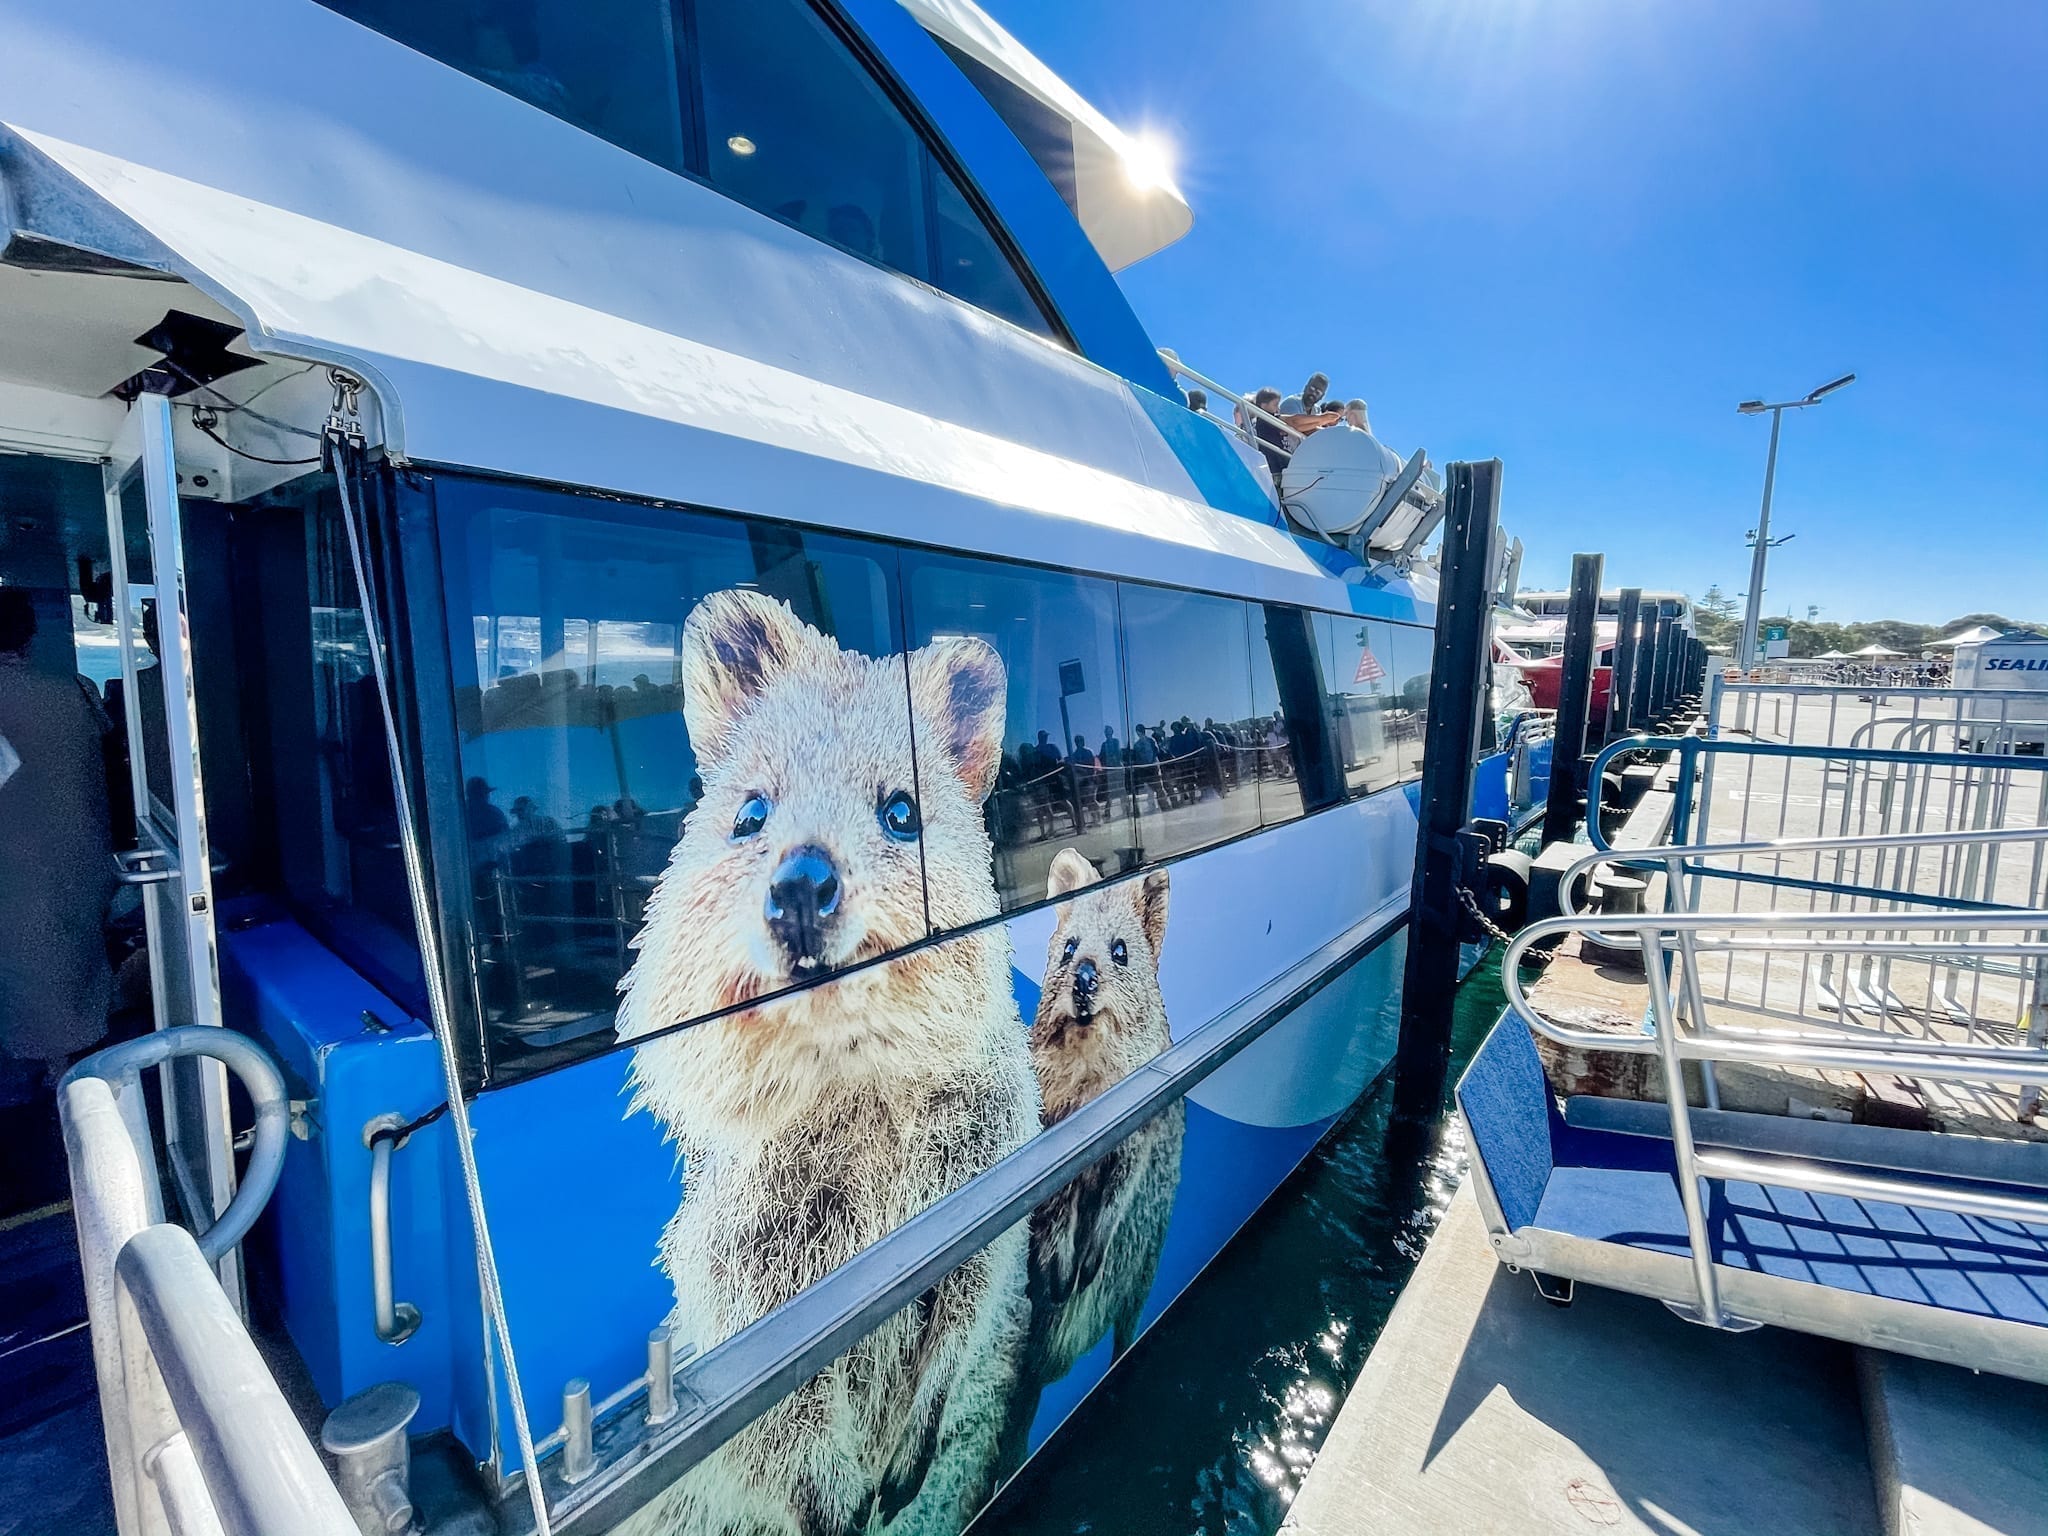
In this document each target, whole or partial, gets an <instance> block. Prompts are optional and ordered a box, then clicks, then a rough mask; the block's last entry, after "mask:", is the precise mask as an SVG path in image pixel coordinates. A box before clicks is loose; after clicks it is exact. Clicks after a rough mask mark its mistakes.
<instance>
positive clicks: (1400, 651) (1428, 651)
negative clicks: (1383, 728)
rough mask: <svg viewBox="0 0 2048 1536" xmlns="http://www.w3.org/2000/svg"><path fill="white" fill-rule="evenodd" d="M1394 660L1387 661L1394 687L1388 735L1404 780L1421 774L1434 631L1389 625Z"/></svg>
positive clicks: (1411, 626)
mask: <svg viewBox="0 0 2048 1536" xmlns="http://www.w3.org/2000/svg"><path fill="white" fill-rule="evenodd" d="M1390 628H1391V630H1392V635H1393V652H1394V654H1393V659H1392V661H1390V662H1389V663H1388V669H1389V673H1390V676H1389V679H1388V681H1389V683H1390V684H1391V685H1392V687H1393V700H1392V707H1391V709H1390V711H1389V719H1388V727H1387V736H1388V745H1389V746H1391V747H1392V748H1393V752H1394V761H1395V764H1396V771H1397V772H1398V773H1399V774H1400V776H1401V777H1402V778H1403V779H1415V778H1420V777H1421V776H1422V737H1423V723H1424V721H1425V720H1426V719H1427V717H1428V714H1429V673H1430V667H1431V664H1432V663H1433V662H1434V661H1435V659H1436V633H1435V631H1434V630H1428V629H1420V628H1417V627H1416V626H1415V625H1413V624H1395V625H1392V626H1390Z"/></svg>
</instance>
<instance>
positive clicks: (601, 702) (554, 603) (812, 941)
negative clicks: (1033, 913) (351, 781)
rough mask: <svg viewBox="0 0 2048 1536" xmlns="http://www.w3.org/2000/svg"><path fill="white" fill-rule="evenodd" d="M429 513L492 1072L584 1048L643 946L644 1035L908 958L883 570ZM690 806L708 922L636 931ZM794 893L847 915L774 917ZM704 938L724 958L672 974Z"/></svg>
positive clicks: (498, 492)
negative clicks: (443, 596)
mask: <svg viewBox="0 0 2048 1536" xmlns="http://www.w3.org/2000/svg"><path fill="white" fill-rule="evenodd" d="M437 504H438V508H439V510H440V515H441V517H442V520H443V529H444V534H443V537H444V540H445V543H446V547H447V558H446V562H445V563H446V567H447V570H448V572H449V583H450V592H449V604H448V606H449V623H450V625H451V627H452V629H453V631H454V650H453V655H454V660H455V667H456V674H455V689H456V699H455V706H456V724H457V727H458V730H459V733H460V751H461V758H462V773H463V779H464V789H463V797H464V815H465V818H466V820H467V823H468V836H469V847H470V862H471V873H472V877H473V883H474V891H473V899H474V901H475V904H476V906H475V922H476V928H477V933H478V944H479V963H478V969H479V982H478V985H479V988H480V991H481V995H482V1006H483V1012H484V1017H485V1020H486V1022H487V1024H488V1025H489V1026H490V1027H491V1028H492V1030H493V1031H494V1035H495V1043H494V1050H496V1051H497V1052H498V1054H499V1056H500V1057H501V1058H502V1057H503V1056H504V1054H505V1053H506V1052H508V1051H518V1050H536V1049H540V1048H542V1047H548V1046H555V1045H560V1044H562V1043H563V1042H565V1041H569V1040H573V1039H578V1038H581V1037H584V1036H591V1035H601V1034H602V1032H603V1031H604V1030H605V1028H606V1026H608V1025H609V1024H610V1023H611V1022H612V1016H613V1010H614V1008H615V1007H616V1006H618V999H617V992H618V984H619V978H620V977H621V976H622V975H623V974H624V973H625V971H626V969H627V967H628V964H629V963H630V962H631V960H632V958H633V956H632V951H631V950H630V948H629V945H630V944H631V943H632V942H633V941H634V939H635V937H636V935H637V936H638V937H639V940H640V943H641V946H642V950H641V955H642V963H643V964H645V963H646V959H647V956H648V955H649V954H653V953H666V954H669V955H670V956H671V958H670V960H669V961H667V962H665V963H664V965H663V967H661V969H662V971H663V975H664V980H663V981H662V982H661V983H660V984H659V990H657V989H656V987H655V986H653V985H650V987H649V988H648V989H647V990H646V991H645V992H644V993H643V994H641V996H643V997H644V998H645V999H646V1000H645V1001H644V1002H642V1003H641V1007H642V1009H643V1010H653V1011H655V1012H660V1013H663V1015H664V1016H663V1017H661V1018H659V1019H658V1020H655V1019H651V1018H648V1017H642V1018H640V1019H638V1020H636V1025H637V1027H638V1028H639V1030H641V1031H642V1032H645V1031H646V1030H648V1029H653V1028H659V1027H662V1026H664V1025H667V1024H670V1023H674V1022H679V1021H680V1020H681V1019H683V1018H690V1017H697V1016H699V1015H700V1014H702V1013H707V1012H712V1011H716V1010H717V1009H720V1008H723V1007H727V1006H730V1005H731V1004H732V1003H733V1002H734V1001H736V1000H738V999H739V998H741V997H743V996H759V995H765V994H767V993H770V992H774V991H778V990H781V989H783V988H785V987H787V986H790V985H793V984H796V983H799V982H802V981H807V980H810V979H813V978H814V976H815V975H818V974H823V973H824V972H825V971H827V970H829V969H831V968H832V967H834V966H837V965H840V964H843V963H846V962H848V961H849V960H852V959H856V958H863V959H864V958H867V957H868V956H869V955H870V954H872V953H875V952H879V951H884V950H888V949H893V948H896V947H900V946H901V945H904V944H908V943H911V942H914V941H915V940H917V939H920V938H922V937H923V936H924V934H925V932H926V920H925V910H924V881H923V868H922V858H921V853H920V849H921V846H922V845H921V843H920V842H919V841H918V839H917V837H916V835H915V827H914V821H915V814H916V806H915V804H914V802H912V803H910V804H909V809H908V813H907V814H908V819H907V820H906V819H905V816H906V813H905V812H904V810H903V808H901V807H899V808H898V810H897V812H896V816H897V822H898V823H899V824H900V825H899V826H898V827H897V830H896V832H895V833H894V834H892V832H891V829H890V827H889V826H888V825H886V824H885V821H884V812H885V811H886V810H887V807H888V803H889V801H890V799H891V797H892V796H895V795H896V794H898V793H899V792H907V791H909V790H910V789H911V788H912V787H913V776H912V769H911V754H910V730H909V722H908V718H907V711H906V709H905V703H904V678H903V669H902V663H901V662H900V660H897V659H896V657H897V653H898V652H900V650H901V649H902V647H901V644H900V635H901V625H900V623H899V621H898V617H897V613H896V606H895V595H894V583H893V580H892V577H893V574H894V570H893V565H894V556H893V554H891V553H889V552H886V551H877V550H876V549H875V548H873V547H872V546H867V545H862V544H858V543H856V542H855V541H852V540H846V539H838V538H834V537H831V536H829V535H817V534H810V533H802V532H799V531H797V530H795V529H791V528H787V527H783V526H780V525H773V524H751V525H750V524H744V523H741V522H739V521H737V520H734V519H731V518H724V517H716V516H711V515H707V514H695V513H678V512H638V511H633V510H630V509H623V508H615V507H613V506H611V505H609V504H606V503H601V502H596V501H590V500H584V499H581V498H575V497H569V496H563V495H555V494H551V493H547V492H541V491H533V490H526V489H520V488H514V487H491V486H484V485H475V484H470V483H467V482H450V481H443V482H441V483H440V492H439V496H438V503H437ZM714 594H716V595H717V596H718V598H719V599H720V601H719V602H718V603H717V604H715V605H714V604H712V603H710V602H709V601H708V599H710V598H711V597H712V596H713V595H714ZM693 613H694V614H697V615H699V616H700V617H699V618H698V619H697V621H696V627H694V628H693V627H692V626H691V624H690V623H689V622H688V621H690V619H691V616H692V614H693ZM849 653H851V657H852V658H853V659H851V660H850V659H849ZM863 657H866V658H875V657H886V658H890V665H889V666H888V667H885V668H879V669H878V668H874V667H871V666H869V665H867V664H866V663H865V662H860V661H858V658H863ZM686 713H687V714H688V718H687V719H686ZM707 797H708V798H709V801H710V802H712V809H711V810H710V811H709V812H708V813H707V814H708V815H709V817H710V820H708V821H706V822H705V823H704V828H705V830H703V831H702V833H701V834H700V836H699V838H697V839H696V840H694V842H684V848H686V849H687V848H690V847H693V846H694V847H695V848H696V849H697V853H696V862H695V863H692V864H691V868H692V869H694V870H695V871H696V873H695V875H693V876H692V877H691V878H695V879H698V880H700V881H703V882H708V885H707V886H706V889H708V890H709V891H711V892H712V893H713V894H714V895H715V898H716V899H715V900H713V901H712V902H711V903H710V904H709V905H710V909H711V910H715V911H716V912H717V913H718V914H719V915H718V918H717V920H716V921H715V922H708V921H706V920H705V919H704V918H703V915H702V912H701V911H694V912H693V909H692V908H691V907H690V906H689V905H687V904H686V903H687V902H688V901H689V900H690V898H688V897H684V896H678V897H676V898H673V899H672V903H671V906H670V908H669V910H671V911H674V912H677V913H678V914H679V915H681V916H684V917H688V918H689V921H690V925H691V926H690V927H689V928H688V930H687V931H684V930H682V929H677V930H676V931H674V932H666V931H657V929H655V928H654V927H652V926H648V925H649V921H650V915H649V905H650V902H651V900H652V898H653V897H654V894H655V892H656V890H657V888H658V887H661V885H662V881H663V874H664V870H665V869H666V868H667V867H668V866H669V863H670V858H671V854H672V853H673V854H675V856H676V857H677V859H678V860H682V859H683V854H682V853H681V852H680V851H678V849H677V844H678V842H679V841H680V840H683V839H684V834H685V831H686V818H688V817H689V816H690V813H691V812H692V811H693V810H694V809H695V808H696V807H697V806H698V804H699V802H700V801H703V800H705V799H706V798H707ZM906 800H908V795H907V793H906ZM690 825H691V826H694V825H695V823H694V822H692V823H690ZM902 827H909V828H910V829H911V830H910V834H909V835H908V836H904V835H901V829H902ZM799 864H800V865H801V868H800V869H798V868H797V866H798V865H799ZM678 867H679V868H680V867H681V865H680V864H679V865H678ZM786 867H787V868H786ZM789 870H796V874H797V875H802V876H803V878H804V879H806V880H808V881H809V882H810V885H809V887H807V889H811V891H812V895H813V896H816V895H817V890H818V889H819V888H825V889H828V890H829V891H830V892H841V891H843V892H845V893H847V895H848V896H849V898H851V897H853V896H856V895H857V896H859V897H861V898H862V900H861V901H860V903H859V904H858V905H856V904H855V902H854V901H853V900H851V899H849V900H848V901H846V902H845V903H844V904H843V905H836V906H835V905H834V902H835V901H836V898H835V897H832V896H829V895H828V896H827V897H826V898H824V901H823V905H824V910H823V911H822V912H814V913H810V914H809V915H808V916H805V915H804V914H803V913H801V912H798V911H796V910H795V909H794V908H793V907H792V908H790V909H789V910H783V909H781V908H778V907H776V906H775V902H776V900H777V898H776V896H775V891H776V890H777V889H780V885H779V882H780V881H781V880H783V879H784V877H785V876H786V875H787V876H788V878H790V879H794V878H796V876H795V875H789V874H788V871H789ZM670 878H671V879H673V878H676V877H675V876H670ZM701 894H702V892H700V896H701ZM785 894H788V893H785ZM643 927H646V929H647V931H646V932H644V933H643V932H642V930H643ZM706 938H709V939H712V940H723V943H722V944H721V945H720V947H719V949H718V951H717V952H716V953H710V952H708V951H707V952H706V953H704V954H702V955H696V956H694V958H687V957H691V956H693V954H694V952H693V950H692V948H691V946H692V945H693V944H696V943H698V942H699V941H700V940H703V939H706ZM664 946H665V947H664ZM668 1013H673V1014H674V1015H675V1017H673V1018H671V1017H667V1016H666V1015H667V1014H668ZM622 1027H623V1026H622ZM605 1038H609V1037H608V1036H607V1037H605Z"/></svg>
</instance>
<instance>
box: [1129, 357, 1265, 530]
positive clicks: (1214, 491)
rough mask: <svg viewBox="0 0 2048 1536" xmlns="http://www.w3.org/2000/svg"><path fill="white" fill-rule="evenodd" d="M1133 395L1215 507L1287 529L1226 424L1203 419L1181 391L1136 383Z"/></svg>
mask: <svg viewBox="0 0 2048 1536" xmlns="http://www.w3.org/2000/svg"><path fill="white" fill-rule="evenodd" d="M1131 396H1132V398H1133V399H1135V400H1136V401H1137V402H1138V404H1139V406H1140V407H1142V408H1143V410H1144V412H1145V416H1146V418H1147V419H1148V420H1149V421H1150V422H1151V423H1152V425H1153V426H1154V427H1156V428H1158V429H1159V435H1160V436H1161V437H1162V438H1164V439H1165V440H1166V445H1167V446H1168V447H1169V448H1171V449H1172V450H1173V452H1174V456H1175V457H1176V458H1178V459H1179V460H1180V462H1181V467H1182V468H1184V469H1185V470H1186V471H1187V472H1188V478H1189V479H1190V480H1192V481H1194V482H1195V487H1196V489H1197V490H1199V491H1200V492H1201V493H1202V499H1203V500H1204V501H1206V502H1208V503H1209V505H1210V506H1212V507H1216V508H1219V509H1220V510H1222V511H1225V512H1235V513H1237V514H1238V515H1239V516H1240V517H1248V518H1250V519H1251V520H1252V521H1253V522H1255V523H1265V524H1267V525H1268V526H1270V527H1274V528H1281V527H1285V526H1286V522H1285V519H1284V518H1283V517H1282V516H1281V513H1280V509H1279V508H1278V507H1276V506H1274V505H1273V502H1272V499H1271V498H1270V497H1268V496H1267V494H1266V488H1265V487H1264V486H1263V485H1261V484H1259V482H1258V479H1257V477H1256V476H1254V475H1253V474H1252V472H1251V468H1250V466H1249V465H1247V464H1246V463H1245V461H1244V460H1243V459H1241V458H1239V457H1238V455H1237V450H1236V449H1235V448H1233V447H1232V446H1231V443H1230V437H1229V435H1228V434H1227V433H1226V432H1225V431H1224V429H1223V426H1222V424H1221V423H1220V422H1217V421H1216V420H1214V419H1213V418H1211V417H1208V416H1201V415H1197V414H1196V413H1195V412H1193V411H1191V410H1189V409H1188V407H1187V403H1186V402H1185V401H1183V400H1182V399H1181V397H1180V394H1179V392H1178V391H1176V392H1175V393H1174V394H1173V396H1172V397H1171V398H1169V397H1167V396H1164V395H1157V394H1154V393H1153V392H1152V391H1151V390H1149V389H1146V388H1145V387H1144V386H1143V385H1139V384H1133V385H1132V386H1131Z"/></svg>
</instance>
